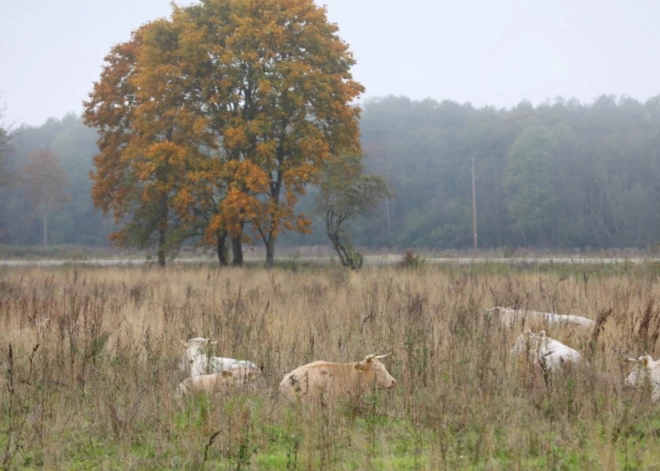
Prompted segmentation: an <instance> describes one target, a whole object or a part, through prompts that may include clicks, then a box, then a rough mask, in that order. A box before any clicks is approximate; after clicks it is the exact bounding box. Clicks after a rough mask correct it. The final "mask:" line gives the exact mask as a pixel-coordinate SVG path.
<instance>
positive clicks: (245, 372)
mask: <svg viewBox="0 0 660 471" xmlns="http://www.w3.org/2000/svg"><path fill="white" fill-rule="evenodd" d="M259 377H261V371H259V370H258V369H256V368H246V367H236V368H232V369H231V370H225V371H223V372H222V373H216V374H208V375H199V376H192V377H190V378H186V379H184V380H183V381H181V383H180V384H179V387H178V388H177V396H178V397H179V398H181V397H183V396H185V395H186V394H189V393H191V392H195V391H199V392H204V393H206V394H214V393H221V392H225V391H227V390H229V389H230V388H234V387H237V386H242V385H245V384H248V383H251V382H253V381H255V380H256V379H258V378H259Z"/></svg>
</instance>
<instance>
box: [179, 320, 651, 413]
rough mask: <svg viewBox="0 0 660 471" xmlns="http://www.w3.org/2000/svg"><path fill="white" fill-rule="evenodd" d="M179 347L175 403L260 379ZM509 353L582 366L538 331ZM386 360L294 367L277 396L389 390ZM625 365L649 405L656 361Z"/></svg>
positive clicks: (241, 366)
mask: <svg viewBox="0 0 660 471" xmlns="http://www.w3.org/2000/svg"><path fill="white" fill-rule="evenodd" d="M487 312H489V313H490V314H491V315H493V316H494V317H496V318H497V319H499V322H501V323H502V324H503V325H505V326H507V327H512V326H513V325H515V324H517V323H522V322H523V321H525V322H528V321H530V320H536V321H539V322H542V323H545V324H547V325H558V326H567V325H574V326H580V327H585V328H593V327H594V326H595V322H594V321H593V320H591V319H587V318H586V317H581V316H575V315H565V314H554V313H547V312H538V311H528V310H520V309H511V308H504V307H494V308H491V309H487ZM181 342H182V344H183V346H184V347H185V352H184V353H183V356H182V358H181V362H180V364H179V369H180V370H181V372H183V373H186V374H188V375H189V376H188V377H187V378H186V379H185V380H183V381H182V382H181V383H180V384H179V387H178V391H177V394H178V396H179V397H182V396H184V395H186V394H188V393H190V392H192V391H202V392H205V393H207V394H212V393H214V392H220V391H224V390H226V389H227V388H231V387H236V386H240V385H246V384H248V383H254V384H256V381H257V380H259V379H260V378H261V370H260V369H259V368H258V367H257V365H256V364H255V363H253V362H251V361H247V360H235V359H233V358H222V357H213V356H208V355H207V349H208V347H209V346H210V345H212V344H215V343H217V342H212V341H210V340H209V339H207V338H202V337H197V338H193V339H190V340H189V341H188V342H184V341H181ZM511 353H512V354H515V355H523V354H524V355H529V358H531V359H532V361H533V362H534V363H536V364H538V365H539V366H540V367H541V368H543V370H544V371H553V370H556V369H558V368H562V367H563V365H566V364H575V363H579V362H581V361H582V355H581V354H580V353H579V352H578V351H577V350H575V349H573V348H571V347H569V346H568V345H564V344H563V343H561V342H559V341H557V340H555V339H552V338H550V337H548V336H547V335H546V333H545V331H543V330H541V331H539V332H532V331H531V330H529V329H528V330H525V331H524V332H523V333H522V334H521V335H520V336H519V337H518V338H517V340H516V342H515V343H514V345H513V347H512V348H511ZM386 356H387V355H375V354H371V355H368V356H367V357H366V358H365V359H364V360H362V361H357V362H353V363H332V362H327V361H315V362H312V363H308V364H306V365H303V366H299V367H298V368H296V369H294V370H293V371H291V372H289V373H287V374H286V375H284V379H282V381H281V382H280V385H279V391H280V394H281V395H282V396H283V397H284V398H286V399H288V400H290V401H292V402H298V401H300V402H303V403H313V402H315V401H318V400H319V399H320V398H321V397H323V398H326V399H330V400H332V399H337V398H340V397H357V396H360V395H361V394H362V393H363V392H364V391H365V390H366V389H368V388H370V387H372V386H374V385H375V386H376V387H377V388H379V389H390V388H393V387H394V386H396V383H397V382H396V380H395V379H394V378H393V377H392V375H390V373H389V372H388V371H387V369H386V368H385V365H384V364H383V363H382V362H381V361H380V360H381V359H382V358H384V357H386ZM629 360H630V361H632V362H635V364H636V368H635V370H634V371H632V372H631V373H630V375H629V376H628V377H627V378H626V381H625V384H626V385H627V386H638V385H641V384H644V383H645V382H650V384H651V387H652V391H653V396H652V397H653V400H654V401H655V400H658V399H660V360H658V361H654V360H653V358H651V357H650V356H649V355H648V354H647V355H644V356H641V357H640V358H639V359H633V358H629Z"/></svg>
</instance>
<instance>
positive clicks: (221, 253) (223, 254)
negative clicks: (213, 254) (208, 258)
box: [216, 232, 229, 267]
mask: <svg viewBox="0 0 660 471" xmlns="http://www.w3.org/2000/svg"><path fill="white" fill-rule="evenodd" d="M216 242H217V244H216V251H217V253H218V261H219V262H220V265H221V266H223V267H224V266H227V265H229V254H228V253H227V233H226V232H223V233H221V234H218V235H216Z"/></svg>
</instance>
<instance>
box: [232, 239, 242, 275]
mask: <svg viewBox="0 0 660 471" xmlns="http://www.w3.org/2000/svg"><path fill="white" fill-rule="evenodd" d="M231 252H232V265H234V266H235V267H241V266H243V236H241V235H239V236H236V237H232V238H231Z"/></svg>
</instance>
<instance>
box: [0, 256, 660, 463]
mask: <svg viewBox="0 0 660 471" xmlns="http://www.w3.org/2000/svg"><path fill="white" fill-rule="evenodd" d="M658 300H660V287H658V285H657V283H656V282H655V281H654V278H653V277H645V276H637V275H635V274H630V275H627V276H620V277H611V276H602V277H591V278H589V277H588V276H586V275H585V276H582V275H580V276H562V277H557V276H553V275H542V274H539V273H533V272H529V273H518V274H492V273H487V272H484V273H474V272H468V271H467V270H460V269H457V270H451V271H450V272H446V271H442V270H441V269H435V268H432V267H426V268H425V269H423V270H418V271H408V270H397V269H395V268H383V269H378V270H366V271H362V272H360V273H353V272H350V273H349V272H344V271H340V270H336V269H332V268H328V269H325V270H321V269H319V270H315V271H314V270H313V271H308V272H291V271H282V270H272V271H266V270H260V269H252V270H251V269H225V270H219V269H214V268H209V267H201V268H200V267H173V268H168V269H166V270H158V269H152V268H147V267H140V268H101V269H94V268H85V269H59V270H58V269H16V270H11V271H6V272H4V274H2V275H0V369H1V370H2V371H3V373H4V375H3V379H2V382H3V384H2V388H1V389H0V406H1V411H2V417H1V418H0V459H1V460H2V461H1V462H2V466H3V467H4V468H6V469H19V468H30V467H33V468H46V469H75V468H81V469H82V468H89V467H93V468H100V469H200V468H204V467H207V468H208V469H640V468H644V467H647V466H652V465H659V464H660V445H659V443H658V440H657V436H658V434H659V431H660V414H659V413H658V412H657V411H656V406H654V405H652V404H651V403H650V399H649V394H648V391H644V390H643V389H642V390H639V391H629V390H625V389H624V388H623V386H622V385H623V379H624V378H625V375H626V374H627V373H628V372H629V369H630V366H629V365H628V364H627V362H626V358H627V357H629V356H633V357H636V356H639V355H640V354H642V353H644V351H648V353H650V354H651V355H654V356H657V355H655V354H656V350H657V348H658V332H660V303H659V302H658ZM495 305H503V306H511V307H518V308H529V309H533V310H540V311H549V312H558V313H571V314H580V315H584V316H587V317H589V318H592V319H598V318H600V323H599V327H598V329H597V330H596V331H595V332H589V331H584V330H579V328H571V327H569V328H559V327H553V326H533V327H536V328H541V327H544V328H545V329H546V331H547V333H548V335H550V336H551V337H553V338H556V339H558V340H560V341H562V342H564V343H567V344H568V345H570V346H572V347H574V348H576V349H578V350H579V351H581V352H582V353H583V354H584V355H585V358H586V359H587V360H588V364H584V365H582V366H578V367H576V368H570V369H567V370H566V371H564V372H560V373H557V374H552V375H549V374H545V373H544V372H543V371H542V370H541V369H540V368H538V367H537V365H535V364H531V363H529V362H527V361H525V360H524V359H519V358H513V357H511V355H510V354H509V348H510V346H511V345H512V344H513V342H514V341H515V338H516V336H517V335H518V334H519V333H520V332H521V331H522V330H523V329H524V328H526V327H529V326H518V327H516V328H514V329H506V328H503V327H502V326H500V325H499V323H497V321H496V319H492V318H490V317H489V316H488V315H487V314H486V313H485V312H484V308H486V307H492V306H495ZM196 336H205V337H211V338H213V339H214V340H217V341H218V344H217V346H216V348H215V352H214V353H215V354H217V355H221V356H228V357H234V358H241V359H249V360H252V361H254V362H255V363H257V364H258V365H259V366H260V367H261V368H262V371H263V375H264V380H265V384H266V387H264V388H263V389H262V390H259V391H257V392H252V391H251V392H245V393H241V392H240V391H239V392H235V393H228V394H227V395H226V396H222V397H212V398H206V397H203V396H197V397H194V398H191V399H187V400H186V401H184V403H179V402H177V400H176V399H175V394H174V392H175V390H176V386H177V384H178V382H179V381H181V380H182V379H183V376H182V374H181V373H180V372H179V371H178V369H177V363H178V361H179V359H180V356H181V353H182V349H181V346H180V342H179V340H180V339H183V340H185V339H188V338H191V337H196ZM387 351H392V355H391V357H388V359H387V360H386V365H387V366H388V368H389V371H390V372H391V373H392V375H393V376H394V377H395V378H396V379H397V381H398V386H397V388H396V389H395V390H393V391H381V392H379V393H377V394H375V395H373V396H371V395H370V396H368V397H366V398H364V400H363V401H361V402H360V403H351V404H339V405H337V406H336V407H334V406H332V407H327V408H322V409H321V410H319V411H317V413H315V414H313V415H308V414H306V413H305V412H304V411H301V410H299V409H298V408H296V407H295V406H291V405H289V404H286V403H285V402H284V401H282V400H280V398H279V397H278V394H277V385H278V384H279V381H280V380H281V378H282V376H283V375H284V373H286V372H288V371H290V370H291V369H293V368H295V367H296V366H299V365H302V364H305V363H307V362H310V361H314V360H329V361H340V362H350V361H356V360H360V359H362V358H364V356H366V355H367V354H369V353H384V352H387Z"/></svg>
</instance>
